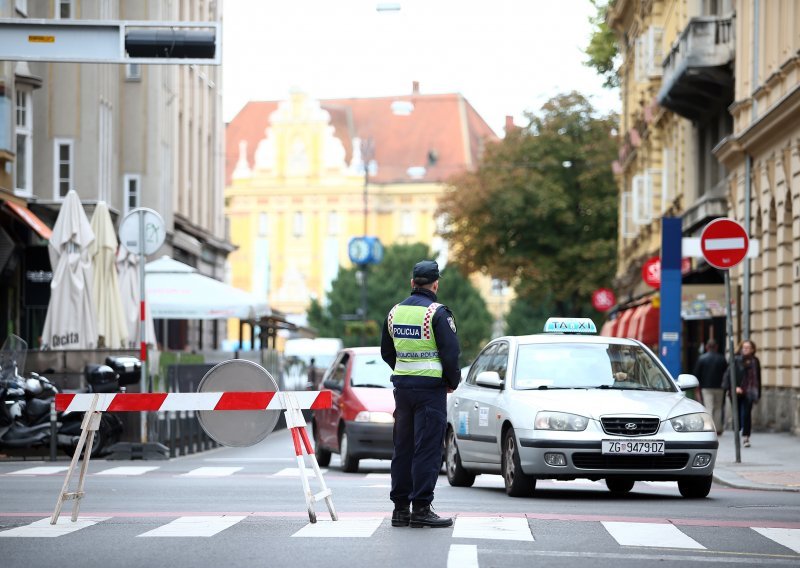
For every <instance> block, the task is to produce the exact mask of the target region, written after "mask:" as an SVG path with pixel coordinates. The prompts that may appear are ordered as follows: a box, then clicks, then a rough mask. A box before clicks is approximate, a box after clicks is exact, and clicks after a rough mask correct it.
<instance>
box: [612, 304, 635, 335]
mask: <svg viewBox="0 0 800 568" xmlns="http://www.w3.org/2000/svg"><path fill="white" fill-rule="evenodd" d="M635 311H636V308H628V309H627V310H624V311H623V312H622V315H621V316H619V317H618V318H617V321H618V322H619V324H617V329H616V330H615V332H614V336H615V337H630V336H631V330H630V329H629V327H630V321H631V319H632V318H633V313H634V312H635Z"/></svg>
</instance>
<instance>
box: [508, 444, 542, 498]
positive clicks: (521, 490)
mask: <svg viewBox="0 0 800 568" xmlns="http://www.w3.org/2000/svg"><path fill="white" fill-rule="evenodd" d="M501 460H502V463H501V470H502V474H503V482H504V483H505V486H506V494H507V495H510V496H511V497H529V496H531V495H533V491H534V490H535V489H536V479H535V478H533V477H531V476H530V475H526V474H525V473H523V471H522V467H521V466H520V462H519V450H518V449H517V438H516V437H515V436H514V429H513V428H509V429H508V430H507V431H506V434H505V436H504V437H503V455H502V457H501Z"/></svg>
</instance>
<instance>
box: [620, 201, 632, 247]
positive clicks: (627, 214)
mask: <svg viewBox="0 0 800 568" xmlns="http://www.w3.org/2000/svg"><path fill="white" fill-rule="evenodd" d="M621 209H622V219H621V220H622V237H623V238H625V239H629V238H632V237H634V236H635V233H634V231H633V223H632V222H631V192H630V191H623V192H622V207H621Z"/></svg>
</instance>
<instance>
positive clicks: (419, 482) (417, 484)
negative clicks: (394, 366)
mask: <svg viewBox="0 0 800 568" xmlns="http://www.w3.org/2000/svg"><path fill="white" fill-rule="evenodd" d="M394 400H395V411H394V456H393V457H392V490H391V493H390V495H389V496H390V498H391V499H392V501H394V503H395V506H397V507H403V506H408V504H409V503H413V504H414V505H415V506H425V505H429V504H430V503H431V502H432V501H433V489H434V487H435V486H436V481H437V480H438V479H439V470H440V469H441V466H442V443H443V442H444V432H445V427H446V425H447V391H446V390H445V388H444V387H435V388H395V390H394Z"/></svg>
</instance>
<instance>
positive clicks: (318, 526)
mask: <svg viewBox="0 0 800 568" xmlns="http://www.w3.org/2000/svg"><path fill="white" fill-rule="evenodd" d="M382 522H383V517H361V518H345V519H342V518H340V519H339V520H338V521H323V520H318V521H317V522H316V523H308V524H307V525H306V526H304V527H303V528H302V529H300V530H299V531H297V532H296V533H294V534H293V535H292V536H293V537H294V536H297V537H311V538H369V537H371V536H372V535H373V533H374V532H375V531H376V530H377V528H378V527H379V526H381V523H382Z"/></svg>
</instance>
